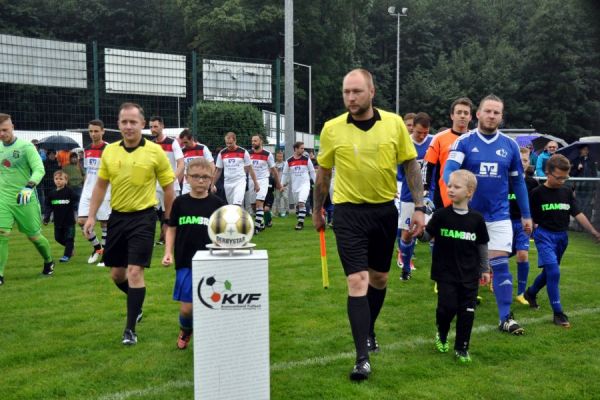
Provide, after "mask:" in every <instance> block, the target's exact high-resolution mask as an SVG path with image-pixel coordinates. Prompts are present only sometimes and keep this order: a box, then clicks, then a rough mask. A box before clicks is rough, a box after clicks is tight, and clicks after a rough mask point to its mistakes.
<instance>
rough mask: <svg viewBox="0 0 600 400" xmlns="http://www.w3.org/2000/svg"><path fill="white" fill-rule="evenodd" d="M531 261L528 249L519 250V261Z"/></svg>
mask: <svg viewBox="0 0 600 400" xmlns="http://www.w3.org/2000/svg"><path fill="white" fill-rule="evenodd" d="M526 261H529V252H528V251H527V250H518V251H517V262H526Z"/></svg>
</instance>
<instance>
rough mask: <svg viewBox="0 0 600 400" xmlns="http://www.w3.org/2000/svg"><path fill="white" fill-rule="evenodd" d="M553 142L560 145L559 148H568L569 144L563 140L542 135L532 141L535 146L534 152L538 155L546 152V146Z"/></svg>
mask: <svg viewBox="0 0 600 400" xmlns="http://www.w3.org/2000/svg"><path fill="white" fill-rule="evenodd" d="M551 140H553V141H555V142H556V143H558V148H561V147H567V146H568V144H567V142H565V141H564V140H563V139H561V138H558V137H556V136H552V135H541V136H539V137H537V138H535V139H533V140H532V141H531V143H532V144H533V150H535V151H536V152H537V153H540V152H542V151H543V150H544V147H546V144H548V142H549V141H551Z"/></svg>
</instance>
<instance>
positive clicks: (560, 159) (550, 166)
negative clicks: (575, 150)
mask: <svg viewBox="0 0 600 400" xmlns="http://www.w3.org/2000/svg"><path fill="white" fill-rule="evenodd" d="M555 169H560V170H561V171H570V170H571V163H570V162H569V159H568V158H567V157H565V156H563V155H562V154H554V155H553V156H552V157H550V158H549V159H548V161H547V162H546V173H547V174H551V173H552V172H553V171H554V170H555Z"/></svg>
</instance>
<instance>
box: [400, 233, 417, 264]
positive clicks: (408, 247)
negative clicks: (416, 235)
mask: <svg viewBox="0 0 600 400" xmlns="http://www.w3.org/2000/svg"><path fill="white" fill-rule="evenodd" d="M414 251H415V241H414V240H411V241H410V242H408V243H406V242H405V241H404V240H400V252H401V253H402V270H403V271H405V272H410V260H411V259H412V256H413V252H414Z"/></svg>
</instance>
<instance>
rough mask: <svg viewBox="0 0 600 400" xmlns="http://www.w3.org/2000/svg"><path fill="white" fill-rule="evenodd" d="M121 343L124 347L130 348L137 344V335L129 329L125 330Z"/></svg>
mask: <svg viewBox="0 0 600 400" xmlns="http://www.w3.org/2000/svg"><path fill="white" fill-rule="evenodd" d="M122 343H123V344H124V345H126V346H132V345H134V344H137V335H136V334H135V332H134V331H132V330H131V329H125V332H123V341H122Z"/></svg>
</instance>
